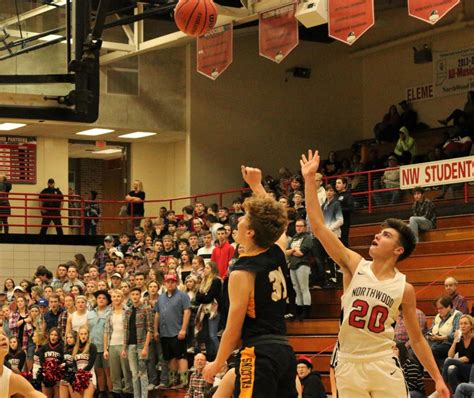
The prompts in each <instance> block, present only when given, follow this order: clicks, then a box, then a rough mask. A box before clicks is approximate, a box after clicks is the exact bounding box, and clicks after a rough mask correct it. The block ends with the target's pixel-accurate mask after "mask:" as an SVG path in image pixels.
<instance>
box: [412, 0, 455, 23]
mask: <svg viewBox="0 0 474 398" xmlns="http://www.w3.org/2000/svg"><path fill="white" fill-rule="evenodd" d="M460 3H461V0H408V14H409V15H410V16H411V17H415V18H418V19H421V20H422V21H425V22H428V23H430V24H432V25H434V24H435V23H436V22H438V21H439V20H440V19H441V18H443V17H444V16H445V15H446V14H447V13H448V12H449V11H451V10H452V9H453V8H454V7H456V6H457V5H458V4H460Z"/></svg>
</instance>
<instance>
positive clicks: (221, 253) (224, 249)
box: [211, 227, 235, 279]
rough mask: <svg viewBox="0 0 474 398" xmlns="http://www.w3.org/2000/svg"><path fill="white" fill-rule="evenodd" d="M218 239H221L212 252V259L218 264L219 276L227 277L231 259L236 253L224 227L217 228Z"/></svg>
mask: <svg viewBox="0 0 474 398" xmlns="http://www.w3.org/2000/svg"><path fill="white" fill-rule="evenodd" d="M217 240H218V241H219V242H218V244H217V245H216V247H215V248H214V250H213V251H212V254H211V261H214V262H215V263H216V264H217V270H218V271H219V276H220V277H221V278H222V279H227V276H228V275H227V269H228V268H229V263H230V260H232V257H233V255H234V250H235V249H234V247H233V246H232V245H231V244H230V243H229V241H228V240H227V235H226V231H225V228H224V227H221V228H219V229H218V230H217Z"/></svg>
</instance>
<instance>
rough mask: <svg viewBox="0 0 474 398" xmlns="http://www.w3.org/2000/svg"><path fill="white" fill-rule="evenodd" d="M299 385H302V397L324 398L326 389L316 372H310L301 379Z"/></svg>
mask: <svg viewBox="0 0 474 398" xmlns="http://www.w3.org/2000/svg"><path fill="white" fill-rule="evenodd" d="M301 386H302V387H303V398H326V391H325V390H324V385H323V382H322V381H321V376H320V375H319V373H318V372H311V373H310V374H309V375H308V376H306V377H305V378H304V379H301Z"/></svg>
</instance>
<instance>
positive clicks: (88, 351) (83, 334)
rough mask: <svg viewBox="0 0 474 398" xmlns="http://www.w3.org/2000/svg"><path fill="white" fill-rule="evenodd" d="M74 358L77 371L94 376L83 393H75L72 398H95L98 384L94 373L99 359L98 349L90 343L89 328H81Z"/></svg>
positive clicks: (73, 353) (73, 354)
mask: <svg viewBox="0 0 474 398" xmlns="http://www.w3.org/2000/svg"><path fill="white" fill-rule="evenodd" d="M72 356H73V358H74V360H75V361H76V366H77V370H80V369H83V370H85V371H88V372H90V373H91V375H92V376H91V379H90V380H89V384H88V386H87V387H86V388H85V389H84V390H83V391H82V392H76V391H74V392H73V394H72V397H73V398H93V396H94V391H95V387H96V384H97V381H96V376H95V372H94V363H95V360H96V357H97V347H96V346H95V344H94V343H91V341H90V338H89V329H88V328H87V326H81V327H80V328H79V333H78V338H77V341H76V345H75V347H74V350H73V352H72Z"/></svg>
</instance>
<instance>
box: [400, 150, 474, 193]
mask: <svg viewBox="0 0 474 398" xmlns="http://www.w3.org/2000/svg"><path fill="white" fill-rule="evenodd" d="M468 181H474V156H466V157H463V158H454V159H447V160H438V161H436V162H427V163H419V164H410V165H408V166H401V167H400V188H401V189H409V188H414V187H431V186H433V185H446V184H454V183H458V182H468Z"/></svg>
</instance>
